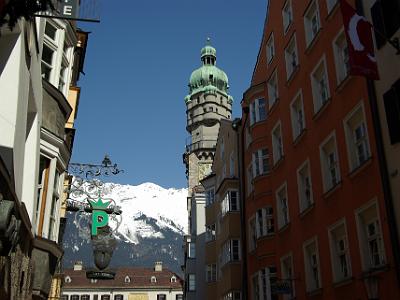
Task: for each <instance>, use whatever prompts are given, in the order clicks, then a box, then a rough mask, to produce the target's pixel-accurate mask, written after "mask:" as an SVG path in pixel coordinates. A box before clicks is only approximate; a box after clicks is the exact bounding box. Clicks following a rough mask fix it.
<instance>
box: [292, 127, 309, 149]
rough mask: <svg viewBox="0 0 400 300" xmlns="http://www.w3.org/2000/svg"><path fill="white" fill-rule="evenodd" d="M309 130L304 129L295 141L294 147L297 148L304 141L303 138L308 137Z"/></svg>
mask: <svg viewBox="0 0 400 300" xmlns="http://www.w3.org/2000/svg"><path fill="white" fill-rule="evenodd" d="M306 132H307V128H303V130H302V131H301V132H300V133H299V134H298V135H297V136H296V138H295V139H294V141H293V146H294V147H296V146H297V145H298V144H299V143H300V141H301V140H302V139H303V136H305V135H306Z"/></svg>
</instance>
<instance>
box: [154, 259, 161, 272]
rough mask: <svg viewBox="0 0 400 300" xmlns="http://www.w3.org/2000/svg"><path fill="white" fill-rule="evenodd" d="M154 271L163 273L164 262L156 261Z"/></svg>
mask: <svg viewBox="0 0 400 300" xmlns="http://www.w3.org/2000/svg"><path fill="white" fill-rule="evenodd" d="M154 271H156V272H161V271H162V261H156V262H155V264H154Z"/></svg>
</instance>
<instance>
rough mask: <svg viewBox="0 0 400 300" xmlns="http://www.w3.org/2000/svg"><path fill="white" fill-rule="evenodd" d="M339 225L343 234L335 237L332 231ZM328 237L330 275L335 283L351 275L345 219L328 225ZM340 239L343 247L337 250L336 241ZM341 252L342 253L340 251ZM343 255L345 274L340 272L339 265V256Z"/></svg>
mask: <svg viewBox="0 0 400 300" xmlns="http://www.w3.org/2000/svg"><path fill="white" fill-rule="evenodd" d="M340 227H343V231H344V234H343V235H341V236H339V237H335V234H334V231H337V230H339V228H340ZM328 238H329V250H330V258H331V266H332V277H333V280H334V282H335V283H338V282H341V281H343V280H346V279H349V278H351V276H352V268H351V260H350V248H349V239H348V234H347V226H346V219H345V218H342V219H340V220H339V221H337V222H336V223H334V224H332V225H330V226H329V227H328ZM340 239H343V240H344V244H345V249H344V250H338V249H337V243H338V241H339V240H340ZM341 252H343V253H341ZM341 255H344V257H345V260H346V267H347V272H348V274H347V276H346V275H344V274H340V269H339V266H340V265H341V258H340V256H341Z"/></svg>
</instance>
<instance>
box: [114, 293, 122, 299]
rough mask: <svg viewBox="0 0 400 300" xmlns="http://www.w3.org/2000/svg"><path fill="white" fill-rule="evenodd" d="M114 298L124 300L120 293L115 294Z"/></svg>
mask: <svg viewBox="0 0 400 300" xmlns="http://www.w3.org/2000/svg"><path fill="white" fill-rule="evenodd" d="M114 300H124V295H121V294H118V295H115V296H114Z"/></svg>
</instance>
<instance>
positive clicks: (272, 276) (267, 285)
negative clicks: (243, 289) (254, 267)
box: [252, 266, 278, 300]
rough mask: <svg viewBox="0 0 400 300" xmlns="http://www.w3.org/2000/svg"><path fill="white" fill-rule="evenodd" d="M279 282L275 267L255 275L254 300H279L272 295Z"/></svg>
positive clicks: (253, 280) (262, 270)
mask: <svg viewBox="0 0 400 300" xmlns="http://www.w3.org/2000/svg"><path fill="white" fill-rule="evenodd" d="M276 281H277V276H276V268H275V267H274V266H271V267H267V268H263V269H261V270H260V271H258V272H257V273H256V274H254V275H253V278H252V292H253V298H252V299H254V300H262V299H271V300H278V295H276V294H272V292H271V287H272V286H274V284H275V283H276Z"/></svg>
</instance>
